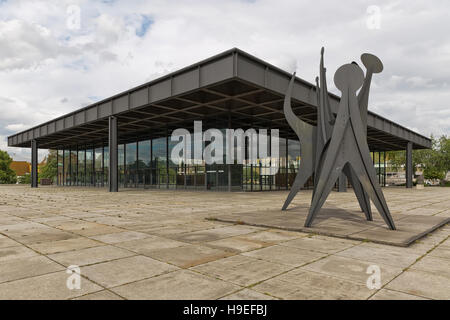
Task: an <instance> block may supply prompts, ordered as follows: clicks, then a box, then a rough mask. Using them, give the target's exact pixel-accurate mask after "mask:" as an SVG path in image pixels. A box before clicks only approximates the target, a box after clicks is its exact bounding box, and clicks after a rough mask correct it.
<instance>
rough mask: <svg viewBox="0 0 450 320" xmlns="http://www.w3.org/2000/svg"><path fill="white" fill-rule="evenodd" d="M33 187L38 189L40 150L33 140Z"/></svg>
mask: <svg viewBox="0 0 450 320" xmlns="http://www.w3.org/2000/svg"><path fill="white" fill-rule="evenodd" d="M31 187H32V188H37V187H38V148H37V141H36V140H31Z"/></svg>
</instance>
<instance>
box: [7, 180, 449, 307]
mask: <svg viewBox="0 0 450 320" xmlns="http://www.w3.org/2000/svg"><path fill="white" fill-rule="evenodd" d="M383 192H384V194H385V196H386V198H387V202H388V205H389V207H390V209H391V212H392V214H393V216H394V220H395V222H396V223H397V225H398V226H399V227H400V229H401V230H399V231H398V232H396V233H398V235H396V236H395V237H397V239H395V240H396V241H397V240H399V241H401V240H402V237H403V238H405V237H406V236H407V234H406V233H408V232H418V230H419V229H420V228H422V227H427V226H429V223H430V221H431V222H432V223H434V222H433V220H432V218H434V217H439V216H445V214H446V213H447V214H448V213H449V212H450V211H448V209H447V208H448V207H449V205H450V201H449V200H448V199H450V188H424V190H415V189H410V190H407V189H404V188H385V189H383ZM150 194H151V195H150ZM287 194H288V192H287V191H280V192H272V193H270V192H268V193H266V192H261V193H227V192H186V191H181V192H180V191H175V190H170V191H166V190H137V189H134V190H131V191H123V190H121V192H119V193H114V194H110V193H108V192H106V190H105V189H99V188H69V187H67V188H66V187H64V188H56V187H44V188H39V189H30V188H29V187H28V186H14V188H12V187H10V186H0V199H2V201H0V202H2V203H4V204H2V205H0V264H2V263H3V264H4V266H7V270H9V271H8V272H9V273H8V272H6V273H5V274H4V277H5V278H4V279H6V280H5V281H6V282H3V283H2V285H5V284H12V283H15V282H18V281H22V280H28V279H29V282H25V283H23V284H22V282H20V283H21V284H20V285H17V286H10V287H9V286H8V287H0V292H1V294H3V298H14V297H20V296H27V295H29V296H34V294H35V295H36V296H40V297H41V298H43V297H45V298H50V299H51V298H52V297H55V296H56V297H59V298H61V299H75V298H77V297H80V299H82V298H83V297H84V299H117V298H118V295H116V294H115V293H112V291H110V290H105V289H104V288H103V287H102V286H100V285H99V284H96V285H97V286H98V287H96V288H95V289H94V290H92V291H89V292H87V293H81V294H80V293H70V294H66V293H61V292H59V290H60V289H61V288H58V286H61V283H62V284H63V286H64V285H65V281H66V279H67V277H68V276H69V275H68V274H66V273H65V270H64V269H58V270H61V271H52V270H53V269H52V267H53V266H55V265H58V263H56V262H53V263H50V264H49V265H47V262H48V261H47V260H45V259H46V257H45V256H41V255H39V253H43V254H48V255H50V258H49V259H51V256H53V255H54V254H55V255H60V254H63V253H64V254H66V256H65V255H61V256H59V259H60V260H61V261H62V260H63V259H67V261H66V262H65V263H67V264H69V263H73V262H72V261H71V258H73V257H77V256H78V258H77V260H81V261H82V262H83V263H87V264H88V265H82V266H81V271H82V274H83V269H84V268H91V267H95V266H97V265H103V264H105V265H106V266H109V265H110V263H111V266H112V267H111V268H110V269H112V270H114V269H115V268H118V269H120V264H119V263H117V265H116V261H120V260H124V259H129V257H134V256H136V255H143V256H147V257H149V258H151V259H154V260H157V261H159V262H158V263H163V264H164V263H166V264H168V265H171V266H172V267H173V268H176V267H175V266H173V264H171V263H170V262H168V261H161V260H159V259H158V258H157V257H154V252H158V251H159V250H163V251H164V250H169V249H175V248H177V247H178V248H180V249H178V250H179V251H176V250H175V251H170V250H169V252H165V253H163V254H162V253H159V254H161V255H162V257H165V256H167V257H169V258H170V259H174V260H176V261H178V262H177V263H179V264H180V265H183V266H184V267H189V266H190V264H192V262H195V263H194V264H196V266H194V267H192V270H190V271H192V272H193V274H194V275H195V279H197V276H199V277H200V278H201V279H209V280H208V281H212V282H208V281H205V287H206V288H205V289H204V287H203V285H198V284H197V283H194V284H190V285H191V287H189V285H187V287H186V289H184V288H183V289H182V292H181V293H179V292H177V291H179V290H180V284H181V285H183V283H184V282H183V281H186V282H188V283H190V280H186V279H184V278H183V277H180V276H178V277H180V278H183V279H181V280H179V281H178V282H177V281H175V282H170V281H169V280H170V277H168V276H169V275H171V274H172V273H173V274H175V273H178V272H179V271H172V272H170V273H167V274H164V275H155V276H151V277H150V278H144V279H142V278H141V277H142V275H141V273H145V272H147V270H145V271H139V270H140V269H139V268H140V265H139V264H138V263H134V264H133V265H131V264H129V265H128V266H129V268H128V269H127V270H126V271H124V272H123V273H124V275H123V279H125V280H126V278H127V275H129V276H130V277H131V279H135V278H134V277H135V276H136V277H139V280H137V281H134V282H130V283H125V284H123V285H120V286H117V287H113V288H112V289H114V288H121V287H126V286H128V285H132V284H135V283H141V282H142V283H144V282H145V283H146V281H147V280H151V279H156V278H160V277H162V278H160V279H161V280H163V281H161V282H160V283H159V284H158V286H160V288H162V289H160V290H159V291H160V292H156V293H154V292H151V293H150V294H149V293H148V292H149V291H151V290H153V288H152V287H151V285H150V284H148V287H146V286H147V284H146V285H143V287H142V288H143V289H142V294H140V293H139V292H138V294H137V295H139V296H140V297H141V298H142V297H144V296H147V295H148V297H150V298H152V297H166V298H169V297H177V296H182V297H190V296H191V295H193V294H194V295H195V297H204V298H207V299H213V298H214V299H215V298H226V297H231V298H232V297H235V298H236V299H242V298H252V299H253V298H254V299H259V298H261V299H264V298H266V296H267V297H272V298H287V299H294V298H301V299H313V298H315V297H317V298H320V299H323V298H333V299H343V298H349V299H367V298H371V299H376V298H380V297H391V298H392V299H398V298H404V299H415V298H416V297H419V296H420V297H422V298H439V297H441V298H442V297H446V296H445V293H446V292H448V291H449V290H448V286H449V285H450V279H449V277H448V273H447V272H446V269H445V266H446V265H445V264H443V261H444V260H445V261H447V260H449V261H450V259H448V257H447V253H448V252H447V250H448V249H450V242H449V240H448V238H449V235H450V225H449V224H447V225H445V226H442V227H440V228H439V229H437V230H435V231H433V232H431V233H430V234H428V235H426V236H424V237H423V238H420V239H419V240H416V241H414V242H413V243H412V244H411V245H410V246H408V247H401V246H392V245H384V244H379V243H374V242H370V241H364V240H366V239H365V238H364V239H361V240H355V239H348V238H344V237H347V235H348V234H350V235H351V232H357V231H358V230H362V231H360V232H369V231H370V232H372V233H377V235H376V236H378V237H381V238H383V237H384V235H383V232H385V231H382V232H381V234H380V233H379V232H378V231H379V230H378V228H385V225H384V222H383V221H382V219H381V218H380V217H379V215H378V214H377V211H376V209H375V207H374V206H373V205H372V208H373V212H374V221H373V222H367V221H365V220H364V219H362V217H363V215H362V213H361V212H360V211H359V208H358V203H357V202H356V200H355V197H354V194H353V193H352V192H344V193H335V192H332V193H331V195H330V197H329V198H328V200H327V202H326V203H325V206H324V209H325V211H323V212H322V211H321V213H320V214H319V216H318V219H317V220H316V221H315V224H314V228H311V229H310V230H308V233H305V232H299V231H289V230H287V229H289V228H290V227H292V226H295V225H296V224H300V225H302V224H303V221H302V220H301V216H300V215H299V212H302V211H304V210H307V208H308V206H309V203H310V200H311V191H309V190H304V191H302V192H301V193H300V194H299V195H298V196H297V197H296V198H295V199H294V201H293V203H292V205H291V207H290V210H288V212H286V213H281V211H280V207H281V205H282V203H283V201H284V199H285V197H286V196H287ZM149 195H150V196H149ZM193 198H195V199H198V201H195V202H193V201H192V199H193ZM212 203H213V204H214V205H211V204H212ZM421 208H428V209H429V210H427V214H421ZM271 211H278V212H280V216H278V217H276V219H274V218H273V217H271V216H270V215H268V214H267V213H268V212H269V213H270V212H271ZM410 211H413V212H412V214H408V212H410ZM323 213H325V215H323ZM225 214H227V215H243V214H245V215H246V216H248V217H250V218H252V219H260V220H261V221H262V222H264V223H270V222H274V224H275V225H277V226H279V227H280V228H283V229H279V228H278V229H276V228H270V227H261V228H260V227H256V228H255V227H253V226H250V227H251V228H255V229H254V231H253V230H252V232H250V233H245V234H241V233H240V232H241V231H242V230H243V228H249V226H248V225H242V224H230V223H227V222H219V221H217V220H214V219H212V220H206V218H208V217H209V218H214V216H217V215H225ZM346 214H347V217H346V219H343V215H346ZM429 214H431V215H429ZM409 217H411V218H414V219H413V221H412V220H410V219H407V218H409ZM446 217H448V215H447V216H446ZM299 218H300V219H299ZM361 219H362V220H361ZM239 223H242V221H240V222H239ZM418 225H419V226H418ZM58 226H61V228H58ZM236 227H237V228H236ZM404 227H405V228H406V227H408V228H409V230H407V231H405V230H403V228H404ZM65 229H66V230H65ZM213 229H218V230H213ZM317 229H322V231H323V233H324V234H314V232H317ZM373 230H374V231H375V232H373ZM205 231H206V233H204V234H203V235H204V236H205V235H206V236H205V238H204V239H203V240H201V241H197V240H198V239H194V238H195V236H196V235H197V236H200V234H201V233H202V232H205ZM319 231H320V230H319ZM133 232H138V233H143V234H146V235H148V237H147V238H142V239H136V240H130V239H133V237H134V235H136V234H135V233H133ZM195 232H198V234H195ZM235 232H237V233H235ZM245 232H247V230H246V231H245ZM331 232H334V233H335V235H336V236H333V237H330V236H327V235H326V234H329V233H331ZM64 233H67V234H72V235H73V236H74V237H73V238H70V239H67V240H61V239H58V237H60V236H63V235H64ZM183 233H192V234H194V238H191V239H189V237H188V236H186V237H187V238H186V239H185V241H176V240H174V239H173V237H174V236H178V235H180V234H183ZM103 235H104V237H103ZM97 236H98V237H101V238H100V239H103V240H105V242H98V241H96V240H94V239H91V238H94V237H97ZM191 236H192V235H191ZM88 237H89V238H88ZM138 237H140V235H139V236H138ZM169 237H170V238H172V239H169ZM208 237H210V238H208ZM305 237H308V239H309V238H312V239H320V240H319V241H317V240H313V241H311V240H306V239H305V240H298V241H294V240H295V239H302V238H305ZM395 237H394V236H393V238H395ZM21 238H25V239H30V240H31V243H27V244H26V246H25V245H22V243H24V242H22V241H21ZM361 238H363V237H362V236H361ZM4 239H9V240H4ZM62 239H64V238H62ZM119 239H120V241H121V242H117V241H119ZM208 239H214V240H212V241H206V240H208ZM383 240H384V238H383ZM2 241H3V242H2ZM26 241H27V240H25V242H26ZM34 241H36V242H34ZM21 242H22V243H21ZM106 242H113V245H106V246H105V245H102V244H103V243H106ZM192 242H194V243H192ZM2 243H3V244H4V246H5V247H3V248H2V247H1V244H2ZM335 243H336V244H335ZM11 244H14V246H11ZM273 245H278V247H284V248H290V249H294V250H303V251H304V252H314V253H319V254H323V255H324V257H323V258H319V259H317V260H313V261H310V262H307V263H306V264H305V265H303V266H301V267H294V266H292V265H285V264H282V263H279V262H276V261H268V259H269V256H270V254H269V253H270V252H269V253H267V252H265V253H264V254H263V255H265V257H264V258H263V259H262V258H257V257H251V256H248V255H246V254H247V253H251V252H253V251H259V250H261V249H263V248H266V249H268V248H269V247H270V246H273ZM347 246H349V247H347ZM351 246H356V247H360V249H359V250H356V251H353V252H350V254H351V255H352V256H343V255H341V253H342V252H345V251H347V250H349V249H352V248H353V247H351ZM186 247H188V250H187V251H186ZM341 247H343V249H342V250H343V251H342V252H339V249H340V248H341ZM11 248H19V249H18V250H15V251H10V250H9V249H11ZM30 248H31V250H30ZM89 248H90V249H92V251H91V250H88V249H89ZM95 248H97V249H96V250H93V249H95ZM112 248H113V249H112ZM205 248H207V249H205ZM3 249H8V250H6V251H4V250H3ZM290 249H289V250H290ZM2 250H3V251H2ZM117 250H124V251H125V252H126V254H125V256H123V255H124V254H123V252H118V251H117ZM207 250H208V251H207ZM212 250H218V251H212ZM336 250H337V251H336ZM239 253H242V254H239ZM347 253H348V251H347ZM2 254H3V256H2ZM236 254H238V255H236ZM228 255H230V256H229V257H228ZM271 255H272V256H273V257H282V258H284V261H285V262H286V261H289V260H290V259H292V260H293V261H294V263H298V261H299V257H298V252H297V254H293V253H290V254H288V253H287V252H284V253H283V252H281V254H280V253H278V252H277V251H274V252H272V254H271ZM417 256H418V257H419V260H417V262H416V259H415V258H416V257H417ZM237 257H243V259H253V260H256V261H257V263H256V264H251V265H250V266H248V267H246V268H243V267H242V266H243V265H245V262H243V263H242V265H241V264H240V263H239V262H240V261H241V260H240V259H242V258H237ZM292 257H294V258H292ZM373 257H375V258H376V260H377V261H376V262H377V263H378V264H379V265H380V266H381V267H382V277H381V278H382V281H383V283H385V281H386V279H390V278H391V277H392V274H393V273H391V274H389V272H390V271H391V269H392V270H394V271H396V270H401V269H403V268H405V270H406V271H405V270H403V271H400V274H398V276H397V277H396V278H394V279H393V280H392V281H391V282H390V283H388V284H387V285H386V287H385V288H383V289H381V290H368V289H367V288H366V287H365V283H363V280H364V279H365V277H368V275H367V274H364V273H362V272H361V270H363V267H364V266H365V265H368V264H372V263H373V262H372V260H373ZM232 258H233V259H232ZM307 258H309V257H308V256H307V257H305V260H309V259H307ZM235 260H236V261H238V262H236V261H235ZM343 260H345V261H344V262H342V261H343ZM125 261H126V260H125ZM227 261H231V262H233V261H235V262H234V263H227ZM392 261H397V262H395V263H393V262H392ZM411 261H412V263H411V264H409V263H410V262H411ZM198 262H199V263H200V264H197V263H198ZM385 262H387V263H388V264H386V263H385ZM272 264H273V265H279V266H282V267H286V268H288V270H287V271H284V272H285V273H282V272H281V273H280V274H275V275H274V276H273V277H270V276H269V278H265V277H266V276H267V274H266V273H269V274H270V273H272V272H274V273H276V272H278V271H279V270H278V271H277V270H272V269H271V267H269V265H272ZM392 264H394V265H392ZM28 266H34V267H33V268H28ZM203 267H204V271H203V270H202V272H204V274H203V273H199V271H197V270H196V271H194V269H196V268H199V269H203ZM258 267H259V268H258ZM5 268H6V267H5ZM60 268H64V266H60ZM289 268H290V269H292V270H289ZM308 268H310V269H311V270H309V269H308ZM384 268H387V269H388V270H387V271H384ZM93 269H94V268H93ZM108 269H109V268H108ZM306 269H308V270H306ZM347 269H350V270H351V271H350V272H347ZM248 270H252V271H253V273H254V275H253V274H250V273H249V272H248ZM312 270H315V271H312ZM355 270H356V272H355ZM358 270H359V272H358ZM295 271H296V272H303V273H301V275H300V274H296V273H295ZM47 272H49V273H47ZM58 272H60V273H61V275H62V276H61V281H54V280H47V281H46V282H45V283H47V284H46V285H47V286H49V287H48V288H47V289H46V290H42V291H40V292H39V290H36V291H37V293H33V294H32V293H28V292H26V293H25V292H24V291H25V289H24V288H26V289H27V290H35V287H33V286H34V285H35V284H36V285H39V286H42V285H41V284H39V283H40V281H41V280H40V279H41V278H40V277H41V276H48V275H51V274H55V273H58ZM208 272H209V273H208ZM421 272H422V273H423V274H421V276H420V277H419V276H417V274H420V273H421ZM36 273H39V275H38V274H36ZM99 273H100V274H102V273H103V272H99ZM104 273H105V274H107V273H108V271H105V272H104ZM215 273H217V274H218V275H220V277H222V278H221V279H219V278H217V277H216V276H215V275H214V274H215ZM384 273H387V275H388V276H387V277H384ZM394 273H395V272H394ZM410 273H413V274H416V276H414V277H413V276H411V275H410ZM115 274H119V276H118V278H121V277H120V274H122V272H116V273H115ZM208 274H210V276H209V275H208ZM286 274H288V276H286ZM424 275H426V276H424ZM165 276H167V277H165ZM406 276H407V278H406V280H404V277H406ZM428 276H431V277H432V279H428V278H426V277H428ZM252 277H253V278H254V279H258V278H262V279H263V280H261V281H262V282H256V285H255V283H254V282H253V281H254V280H252ZM113 278H114V277H113ZM424 278H425V280H424ZM49 279H50V278H49ZM83 279H84V280H83V281H88V280H87V279H86V278H83ZM164 279H165V280H164ZM227 279H229V280H227ZM246 279H250V280H248V281H247V280H246ZM280 279H281V280H283V281H281V280H280ZM125 280H123V281H125ZM105 281H106V280H105ZM130 281H133V280H130ZM195 281H197V280H195ZM195 281H194V282H195ZM203 281H204V280H200V283H203ZM229 281H234V282H235V283H231V282H229ZM239 281H241V282H239ZM255 281H258V280H255ZM171 283H174V285H170V284H171ZM239 283H241V284H247V283H252V284H250V286H252V287H251V288H243V287H242V286H240V285H239ZM265 283H266V284H267V285H268V286H269V285H270V286H271V288H272V289H273V290H271V291H273V292H276V293H277V294H278V296H277V295H275V294H273V295H271V293H269V292H262V291H260V290H256V289H255V287H258V286H260V285H262V284H265ZM210 284H211V285H210ZM355 285H356V286H355ZM391 285H392V286H395V288H390V287H389V286H391ZM53 286H54V287H55V288H52V287H53ZM228 286H232V288H230V287H228ZM225 287H226V288H227V289H226V290H223V288H225ZM5 288H6V292H5ZM63 288H64V287H63ZM130 290H131V287H130ZM145 290H147V292H144V291H145ZM208 290H209V291H208ZM221 290H222V291H221ZM413 290H419V292H415V293H414V292H413ZM223 291H225V292H223ZM135 293H136V292H135V291H134V292H131V293H130V296H132V294H135ZM222 293H223V294H222ZM255 293H256V295H255ZM266 293H268V294H269V295H265V294H266ZM425 294H426V295H425ZM124 298H128V297H124Z"/></svg>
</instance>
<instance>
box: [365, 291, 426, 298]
mask: <svg viewBox="0 0 450 320" xmlns="http://www.w3.org/2000/svg"><path fill="white" fill-rule="evenodd" d="M369 300H429V299H427V298H423V297H418V296H414V295H412V294H407V293H404V292H400V291H393V290H389V289H381V290H380V291H378V292H377V293H375V294H374V295H373V296H372V297H371V298H370V299H369Z"/></svg>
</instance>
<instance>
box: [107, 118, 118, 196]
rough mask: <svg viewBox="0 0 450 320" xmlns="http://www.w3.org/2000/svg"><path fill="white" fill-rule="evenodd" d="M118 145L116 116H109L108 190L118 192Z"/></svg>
mask: <svg viewBox="0 0 450 320" xmlns="http://www.w3.org/2000/svg"><path fill="white" fill-rule="evenodd" d="M118 162H119V156H118V145H117V118H116V117H109V179H108V180H109V192H118V191H119V184H118V182H119V181H118V177H117V175H118V172H119V168H118Z"/></svg>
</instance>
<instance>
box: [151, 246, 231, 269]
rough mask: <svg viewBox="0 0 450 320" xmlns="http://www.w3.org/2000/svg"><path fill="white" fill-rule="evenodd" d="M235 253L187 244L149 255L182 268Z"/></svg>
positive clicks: (152, 252) (156, 251)
mask: <svg viewBox="0 0 450 320" xmlns="http://www.w3.org/2000/svg"><path fill="white" fill-rule="evenodd" d="M231 255H233V253H230V252H227V251H224V250H219V249H214V248H210V247H207V246H202V245H185V246H182V247H175V248H167V249H159V250H155V251H151V252H149V253H148V256H149V257H151V258H154V259H157V260H160V261H163V262H168V263H170V264H174V265H176V266H178V267H181V268H190V267H193V266H196V265H199V264H203V263H207V262H210V261H214V260H217V259H221V258H225V257H228V256H231Z"/></svg>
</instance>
